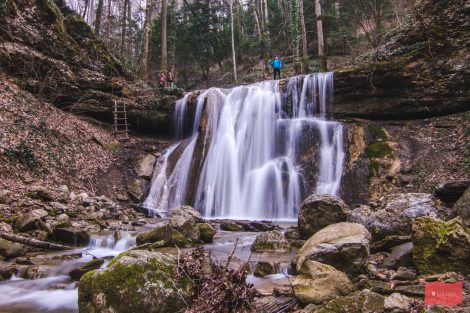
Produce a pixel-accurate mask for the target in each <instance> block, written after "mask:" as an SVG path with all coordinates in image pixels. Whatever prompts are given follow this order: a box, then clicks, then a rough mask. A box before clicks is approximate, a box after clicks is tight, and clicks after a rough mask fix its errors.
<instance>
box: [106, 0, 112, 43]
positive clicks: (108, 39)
mask: <svg viewBox="0 0 470 313" xmlns="http://www.w3.org/2000/svg"><path fill="white" fill-rule="evenodd" d="M107 9H108V12H107V14H106V23H107V24H106V39H105V40H106V43H107V44H108V46H109V45H110V43H111V0H108V7H107Z"/></svg>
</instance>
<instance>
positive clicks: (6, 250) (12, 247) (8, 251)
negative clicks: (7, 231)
mask: <svg viewBox="0 0 470 313" xmlns="http://www.w3.org/2000/svg"><path fill="white" fill-rule="evenodd" d="M25 253H26V248H25V246H24V245H22V244H19V243H15V242H11V241H8V240H5V239H3V238H0V255H3V256H4V257H6V258H8V259H10V258H16V257H19V256H23V255H25Z"/></svg>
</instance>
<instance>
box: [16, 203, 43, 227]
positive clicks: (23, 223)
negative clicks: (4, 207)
mask: <svg viewBox="0 0 470 313" xmlns="http://www.w3.org/2000/svg"><path fill="white" fill-rule="evenodd" d="M47 215H48V214H47V211H46V210H43V209H37V210H33V211H30V212H28V213H26V214H24V215H23V216H22V217H20V219H19V220H18V221H17V223H16V227H17V228H18V230H19V231H20V232H24V231H28V230H32V229H35V228H36V227H37V222H38V221H39V220H40V219H42V218H45V217H46V216H47Z"/></svg>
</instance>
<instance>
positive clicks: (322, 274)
mask: <svg viewBox="0 0 470 313" xmlns="http://www.w3.org/2000/svg"><path fill="white" fill-rule="evenodd" d="M299 274H300V275H298V276H296V277H295V279H294V281H293V283H292V288H293V290H294V294H295V297H296V298H297V300H299V301H300V303H302V304H309V303H315V304H320V303H323V302H325V301H328V300H331V299H334V298H336V297H339V296H344V295H346V294H349V293H351V292H353V291H354V286H353V284H352V282H351V281H350V280H349V278H348V276H347V275H346V274H344V273H343V272H340V271H338V270H337V269H335V268H334V267H333V266H330V265H327V264H323V263H319V262H315V261H311V260H309V261H306V262H304V263H303V265H302V267H301V269H300V271H299Z"/></svg>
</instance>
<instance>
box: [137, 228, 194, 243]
mask: <svg viewBox="0 0 470 313" xmlns="http://www.w3.org/2000/svg"><path fill="white" fill-rule="evenodd" d="M136 242H137V245H143V244H146V243H150V244H154V243H158V244H159V246H161V247H174V246H178V247H189V246H191V241H190V240H188V239H187V238H186V237H185V236H183V234H181V233H180V232H179V231H177V230H176V229H174V228H173V227H171V226H170V225H168V224H165V225H162V226H159V227H156V228H154V229H152V230H150V231H148V232H145V233H140V234H138V235H137V238H136Z"/></svg>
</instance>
